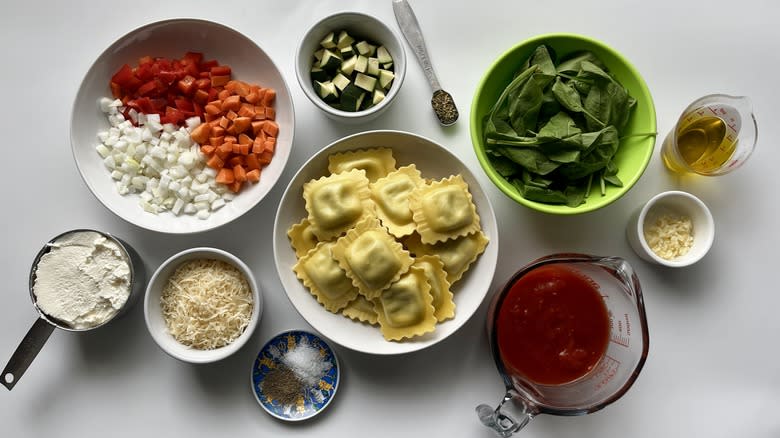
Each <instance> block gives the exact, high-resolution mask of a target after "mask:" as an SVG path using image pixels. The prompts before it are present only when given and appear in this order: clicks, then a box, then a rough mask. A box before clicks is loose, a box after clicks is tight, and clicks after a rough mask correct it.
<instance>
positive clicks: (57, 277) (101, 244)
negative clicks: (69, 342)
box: [33, 231, 131, 330]
mask: <svg viewBox="0 0 780 438" xmlns="http://www.w3.org/2000/svg"><path fill="white" fill-rule="evenodd" d="M49 246H50V248H51V249H50V250H49V252H47V253H46V254H44V255H43V256H42V257H41V259H40V260H39V261H38V265H37V267H36V269H35V282H34V285H33V295H35V301H36V303H37V305H38V308H40V309H41V310H42V311H43V313H45V314H46V315H48V316H50V317H52V318H55V319H56V320H58V322H61V323H64V324H65V325H67V326H69V327H71V328H74V329H80V330H81V329H87V328H91V327H95V326H98V325H100V324H103V323H104V322H106V321H108V320H109V319H111V318H112V317H113V316H114V315H115V314H116V313H117V312H118V311H119V309H121V308H122V306H124V304H125V302H126V301H127V299H128V297H129V296H130V289H131V285H130V265H129V262H128V260H127V255H126V253H125V251H124V250H123V249H122V248H121V247H120V246H119V245H117V243H116V242H114V241H112V240H109V239H107V238H106V237H104V236H103V235H101V234H100V233H97V232H94V231H77V232H74V233H69V234H66V235H64V236H61V237H59V238H58V239H56V240H55V241H54V242H51V243H50V244H49Z"/></svg>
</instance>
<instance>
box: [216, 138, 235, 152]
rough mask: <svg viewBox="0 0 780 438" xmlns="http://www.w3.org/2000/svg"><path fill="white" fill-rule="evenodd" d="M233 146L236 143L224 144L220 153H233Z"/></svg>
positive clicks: (226, 142)
mask: <svg viewBox="0 0 780 438" xmlns="http://www.w3.org/2000/svg"><path fill="white" fill-rule="evenodd" d="M233 144H234V143H232V142H228V141H225V143H222V144H221V145H219V148H218V149H219V151H220V152H223V153H226V154H229V153H231V152H233Z"/></svg>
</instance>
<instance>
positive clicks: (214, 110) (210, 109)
mask: <svg viewBox="0 0 780 438" xmlns="http://www.w3.org/2000/svg"><path fill="white" fill-rule="evenodd" d="M204 109H205V110H206V114H212V115H217V114H220V113H221V112H222V109H221V108H220V107H218V106H216V105H212V104H210V103H209V104H207V105H206V106H205V108H204Z"/></svg>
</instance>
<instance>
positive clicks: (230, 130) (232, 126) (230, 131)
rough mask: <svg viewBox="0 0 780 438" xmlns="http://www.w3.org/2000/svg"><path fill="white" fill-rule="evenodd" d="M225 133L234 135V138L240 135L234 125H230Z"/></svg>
mask: <svg viewBox="0 0 780 438" xmlns="http://www.w3.org/2000/svg"><path fill="white" fill-rule="evenodd" d="M225 133H226V134H229V135H233V136H235V135H236V134H238V133H237V132H236V127H235V126H234V125H233V124H232V123H231V124H230V125H228V127H227V129H225Z"/></svg>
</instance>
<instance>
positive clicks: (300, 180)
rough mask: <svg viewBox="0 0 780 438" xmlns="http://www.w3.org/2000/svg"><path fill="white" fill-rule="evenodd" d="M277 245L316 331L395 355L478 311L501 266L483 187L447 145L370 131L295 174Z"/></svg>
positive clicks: (292, 290) (297, 301)
mask: <svg viewBox="0 0 780 438" xmlns="http://www.w3.org/2000/svg"><path fill="white" fill-rule="evenodd" d="M427 194H432V195H433V196H426V195H427ZM424 198H428V199H434V200H436V199H438V200H439V202H438V203H437V202H432V203H431V202H427V203H426V201H424V200H423V199H424ZM442 201H444V202H442ZM307 204H308V205H307ZM452 205H455V206H457V207H456V208H452V207H451V206H452ZM442 209H446V211H443V210H442ZM439 217H443V218H444V219H437V218H439ZM442 221H443V222H442ZM273 245H274V261H275V263H276V269H277V271H278V273H279V277H280V279H281V281H282V285H283V286H284V289H285V292H286V293H287V296H288V298H289V299H290V301H291V302H292V304H293V306H294V307H295V308H296V310H297V311H298V312H299V313H300V314H301V316H302V317H303V318H304V319H305V320H306V321H307V322H308V323H309V324H311V326H312V327H313V328H315V329H316V330H317V331H319V332H320V333H321V334H322V335H323V336H325V337H327V338H329V339H330V340H332V341H333V342H335V343H337V344H339V345H342V346H344V347H347V348H349V349H352V350H355V351H360V352H364V353H370V354H381V355H389V354H402V353H409V352H413V351H417V350H422V349H424V348H426V347H429V346H431V345H434V344H436V343H438V342H440V341H442V340H444V339H446V338H447V337H448V336H450V335H451V334H453V333H454V332H455V331H457V330H458V329H459V328H460V327H461V326H463V324H465V323H466V321H468V320H469V318H470V317H471V316H472V315H473V314H474V312H476V310H477V309H478V308H479V306H480V304H481V303H482V301H483V299H484V297H485V295H486V294H487V292H488V289H489V287H490V281H486V279H492V278H493V273H494V271H495V267H496V260H497V257H498V229H497V226H496V218H495V214H494V212H493V207H492V205H491V204H490V201H489V200H488V197H487V195H486V193H485V192H484V191H483V190H482V187H480V185H479V183H478V181H477V179H476V178H475V177H474V175H473V174H472V172H471V171H470V170H469V169H468V167H467V166H466V165H465V164H464V163H463V162H461V161H460V160H459V159H458V158H457V157H456V156H455V155H453V154H452V153H451V152H449V151H448V150H447V149H446V148H444V147H443V146H441V145H439V144H437V143H435V142H433V141H431V140H429V139H427V138H424V137H421V136H418V135H415V134H411V133H407V132H401V131H368V132H363V133H359V134H355V135H351V136H348V137H345V138H343V139H340V140H337V141H336V142H334V143H331V144H330V145H328V146H326V147H325V148H323V149H322V150H320V151H319V152H318V153H317V154H315V155H314V156H313V157H312V158H311V159H309V160H308V161H307V162H306V163H305V164H304V165H303V166H302V167H301V168H300V169H299V170H298V172H297V173H296V175H295V177H294V178H293V179H292V180H291V181H290V184H289V185H288V186H287V189H286V191H285V193H284V195H283V196H282V199H281V202H280V204H279V209H278V210H277V213H276V220H275V223H274V241H273ZM377 260H380V261H381V262H377ZM327 288H331V289H332V290H323V289H327Z"/></svg>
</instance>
